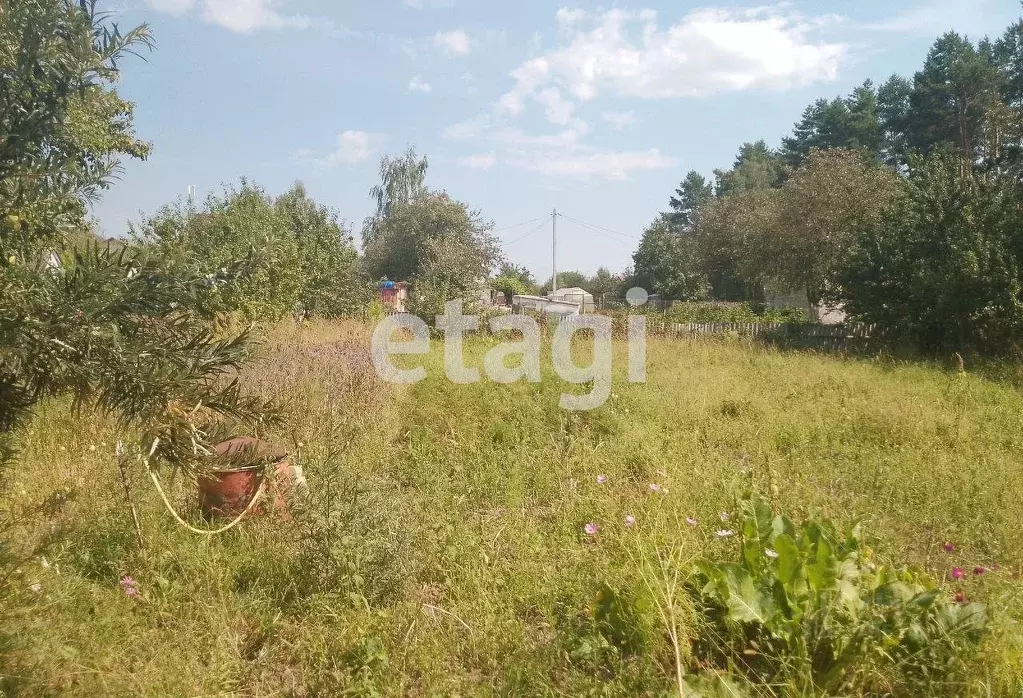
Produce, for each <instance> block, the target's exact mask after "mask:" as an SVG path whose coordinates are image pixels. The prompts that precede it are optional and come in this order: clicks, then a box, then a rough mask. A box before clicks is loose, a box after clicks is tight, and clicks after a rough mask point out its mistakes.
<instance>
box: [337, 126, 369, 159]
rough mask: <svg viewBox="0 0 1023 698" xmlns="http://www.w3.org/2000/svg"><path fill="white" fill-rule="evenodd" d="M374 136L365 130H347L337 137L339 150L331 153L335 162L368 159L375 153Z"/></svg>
mask: <svg viewBox="0 0 1023 698" xmlns="http://www.w3.org/2000/svg"><path fill="white" fill-rule="evenodd" d="M371 140H372V136H371V135H370V134H368V133H366V132H365V131H345V132H344V133H341V134H339V135H338V137H337V150H335V151H334V152H333V153H331V154H330V157H329V160H330V161H331V162H333V163H339V162H343V163H356V162H362V161H363V160H368V159H369V157H370V156H371V155H372V154H373V148H372V146H371V144H370V141H371Z"/></svg>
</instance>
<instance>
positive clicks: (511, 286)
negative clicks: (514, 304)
mask: <svg viewBox="0 0 1023 698" xmlns="http://www.w3.org/2000/svg"><path fill="white" fill-rule="evenodd" d="M490 286H491V287H492V288H493V289H494V290H495V291H500V292H501V293H503V294H504V295H505V299H506V301H507V302H509V303H510V302H511V298H512V296H521V295H524V294H526V293H527V292H528V289H527V288H526V285H525V284H524V283H522V279H520V278H519V277H518V276H512V275H510V274H501V275H500V276H497V277H495V278H494V279H493V280H492V281H491V282H490Z"/></svg>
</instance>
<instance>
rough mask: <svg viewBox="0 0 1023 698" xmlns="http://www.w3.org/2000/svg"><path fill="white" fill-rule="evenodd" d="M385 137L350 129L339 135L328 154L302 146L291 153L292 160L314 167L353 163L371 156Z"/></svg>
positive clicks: (295, 162)
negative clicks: (320, 153) (318, 153)
mask: <svg viewBox="0 0 1023 698" xmlns="http://www.w3.org/2000/svg"><path fill="white" fill-rule="evenodd" d="M385 138H386V137H385V136H384V135H383V134H380V133H369V132H367V131H354V130H348V131H345V132H343V133H339V134H338V135H337V138H336V142H335V146H334V150H333V151H331V152H329V153H327V154H326V155H317V153H316V152H315V151H313V150H310V149H309V148H300V149H298V150H295V151H293V152H292V153H291V158H290V160H291V162H292V163H294V164H299V165H303V166H313V167H336V166H338V165H353V164H356V163H359V162H363V161H365V160H368V159H369V158H371V157H372V156H373V155H374V153H375V152H376V146H377V145H378V144H379V143H380V142H381V141H383V140H385Z"/></svg>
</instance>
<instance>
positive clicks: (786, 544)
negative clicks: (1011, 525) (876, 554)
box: [694, 498, 987, 695]
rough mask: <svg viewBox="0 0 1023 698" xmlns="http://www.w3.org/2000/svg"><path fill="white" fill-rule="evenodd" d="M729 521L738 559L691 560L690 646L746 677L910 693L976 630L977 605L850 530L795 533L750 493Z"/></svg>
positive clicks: (942, 670)
mask: <svg viewBox="0 0 1023 698" xmlns="http://www.w3.org/2000/svg"><path fill="white" fill-rule="evenodd" d="M737 525H738V526H739V527H740V541H741V556H740V559H739V561H738V562H714V561H711V560H703V561H701V562H700V563H699V564H698V569H699V573H698V575H697V577H696V580H695V582H694V584H695V588H696V590H697V591H696V593H697V594H698V597H699V598H700V599H701V600H702V601H703V602H704V603H705V604H706V614H707V622H708V624H709V626H710V628H711V630H710V632H708V633H707V634H706V635H705V636H704V637H705V638H706V639H705V640H704V642H703V643H702V646H701V647H699V648H698V649H697V652H698V653H704V654H705V655H706V656H707V657H708V658H709V659H712V660H714V661H717V662H724V663H726V665H728V666H734V667H737V668H741V671H742V672H743V673H745V674H746V675H747V677H749V678H750V679H752V680H754V681H755V682H756V683H762V684H766V685H771V684H776V683H779V682H780V683H782V684H788V685H790V686H792V687H794V688H795V689H796V691H798V692H806V691H814V692H816V691H823V692H824V693H826V694H827V695H838V694H842V693H848V692H864V693H874V692H876V691H877V690H878V689H879V688H881V687H882V686H884V690H885V692H886V693H890V692H894V693H895V694H896V695H920V693H918V691H921V690H925V689H933V688H934V687H936V686H940V685H941V684H942V682H943V681H945V680H947V679H948V678H949V677H950V675H951V674H953V673H954V672H955V671H956V670H957V669H960V668H961V666H962V662H963V660H964V656H965V655H966V653H968V652H969V651H971V650H972V649H973V648H974V647H975V646H976V644H977V642H978V640H979V639H980V636H981V634H982V633H983V630H984V628H985V625H986V623H987V617H986V611H985V609H984V607H983V606H981V605H979V604H968V605H959V604H956V603H955V602H954V601H953V600H952V599H951V598H950V596H949V595H948V594H947V593H943V592H942V591H941V589H939V588H938V587H937V586H936V585H935V584H934V583H933V582H932V581H931V580H930V579H928V578H927V577H926V575H923V574H921V573H918V572H913V571H909V570H906V569H903V570H895V569H891V568H888V567H885V566H883V565H880V564H878V563H876V562H875V561H874V560H873V559H872V555H871V552H870V550H869V549H867V548H866V547H865V546H864V545H863V541H862V539H861V533H860V529H859V527H858V526H854V527H852V528H850V529H849V530H847V531H846V532H845V533H844V534H839V533H838V532H837V531H836V530H835V529H834V527H832V526H831V525H830V524H826V523H825V524H822V523H816V522H812V521H811V522H806V523H804V524H802V525H800V526H799V527H798V528H797V527H796V526H795V525H794V524H793V523H792V521H790V520H789V519H788V518H787V517H785V516H775V515H774V514H773V512H772V510H771V507H770V506H768V505H767V504H766V503H765V502H763V501H761V500H759V499H756V498H753V499H750V500H745V501H744V502H743V503H742V508H741V516H740V519H739V521H738V522H737ZM927 692H928V693H929V692H930V691H929V690H928V691H927Z"/></svg>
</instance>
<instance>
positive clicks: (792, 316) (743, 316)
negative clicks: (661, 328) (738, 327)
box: [666, 302, 806, 324]
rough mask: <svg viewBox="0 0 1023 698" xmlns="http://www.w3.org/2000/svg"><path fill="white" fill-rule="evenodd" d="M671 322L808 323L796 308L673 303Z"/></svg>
mask: <svg viewBox="0 0 1023 698" xmlns="http://www.w3.org/2000/svg"><path fill="white" fill-rule="evenodd" d="M666 317H667V319H668V321H669V322H673V323H695V324H707V323H714V322H728V323H740V324H741V323H761V322H764V323H773V322H806V314H805V313H804V312H803V311H802V310H799V309H794V308H767V307H764V308H761V309H759V310H757V311H755V310H754V309H753V306H752V305H750V304H749V303H720V302H699V303H672V304H671V307H670V308H668V310H667V312H666Z"/></svg>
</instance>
